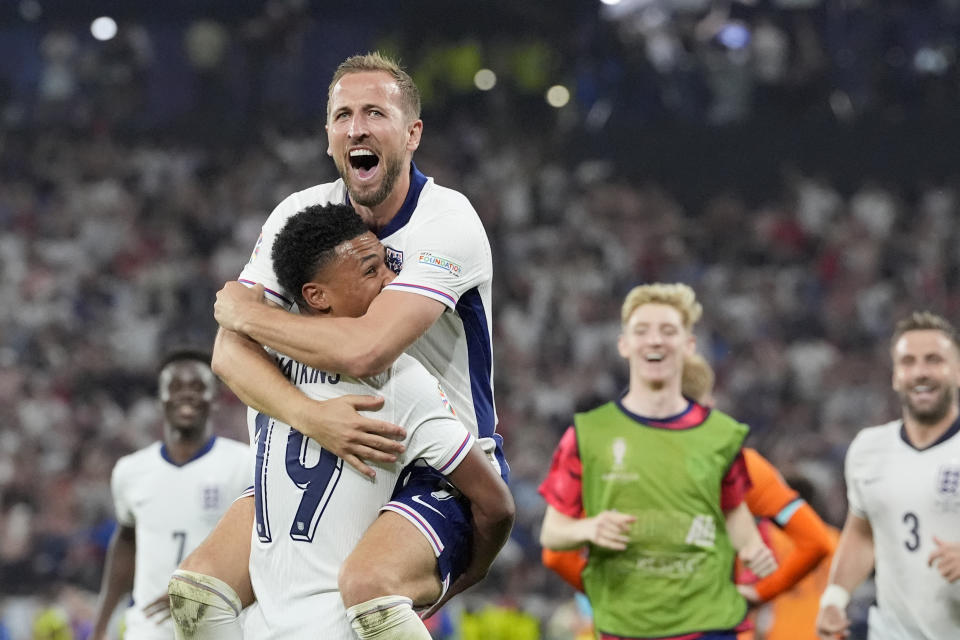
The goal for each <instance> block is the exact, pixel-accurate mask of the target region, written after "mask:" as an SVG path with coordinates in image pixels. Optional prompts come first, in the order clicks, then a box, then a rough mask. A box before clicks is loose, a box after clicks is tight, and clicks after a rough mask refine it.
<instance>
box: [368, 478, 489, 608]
mask: <svg viewBox="0 0 960 640" xmlns="http://www.w3.org/2000/svg"><path fill="white" fill-rule="evenodd" d="M380 510H381V511H393V512H394V513H397V514H399V515H401V516H403V517H404V518H406V519H407V520H408V521H409V522H410V523H411V524H412V525H413V526H414V527H416V528H417V530H418V531H420V533H422V534H423V537H424V538H426V539H427V542H429V543H430V546H431V547H432V548H433V553H434V554H435V555H436V556H437V569H438V570H439V572H440V583H441V584H442V585H443V591H442V592H441V596H442V595H443V594H445V593H446V592H447V589H448V588H449V586H450V584H451V583H452V582H453V581H454V580H456V579H457V578H458V577H460V575H462V574H463V572H464V571H465V570H466V568H467V565H468V564H470V549H471V547H472V545H473V528H472V526H471V520H472V518H471V515H470V502H469V501H468V500H467V499H466V498H464V497H463V496H462V495H461V494H460V492H459V491H457V489H456V488H455V487H454V486H453V485H452V484H450V482H449V481H448V480H447V479H446V477H445V476H444V475H443V474H442V473H440V472H439V471H437V470H436V469H434V468H433V467H425V466H416V465H410V466H408V467H407V468H406V469H404V470H403V472H402V473H401V474H400V479H399V480H397V486H396V487H395V488H394V490H393V496H392V497H391V499H390V502H388V503H387V504H385V505H383V507H381V509H380Z"/></svg>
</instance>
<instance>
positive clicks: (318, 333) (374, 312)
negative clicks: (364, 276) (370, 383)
mask: <svg viewBox="0 0 960 640" xmlns="http://www.w3.org/2000/svg"><path fill="white" fill-rule="evenodd" d="M261 291H262V290H261V288H260V287H259V286H258V287H253V288H250V289H247V288H246V287H244V285H242V284H240V283H229V282H228V283H227V284H226V285H225V286H224V288H223V289H221V290H220V292H219V293H218V294H217V304H216V305H215V314H216V317H217V321H218V322H219V323H220V325H221V326H222V327H224V328H228V329H233V330H236V331H238V332H239V333H242V334H244V335H247V336H250V338H252V339H253V340H254V341H256V342H258V343H260V344H262V345H266V346H268V347H271V348H273V349H276V350H277V351H279V352H280V353H283V354H285V355H287V356H289V357H291V358H293V359H294V360H297V361H299V362H302V363H304V364H307V365H309V366H311V367H314V368H316V369H323V370H326V371H336V372H338V373H344V374H347V375H349V376H353V377H357V378H366V377H370V376H373V375H376V374H379V373H382V372H383V371H386V369H387V368H388V367H389V366H390V365H391V364H392V363H393V361H394V360H396V359H397V358H398V357H399V356H400V354H401V353H403V352H404V351H405V350H406V349H407V348H408V347H409V346H410V345H412V344H413V343H414V342H415V341H416V340H417V338H419V337H420V336H421V335H423V334H424V332H426V330H427V329H429V328H430V327H431V326H432V325H433V323H434V322H436V320H437V318H439V317H440V315H441V314H442V313H443V312H444V310H445V309H446V308H447V307H446V306H445V305H444V304H443V303H442V302H440V301H438V300H434V299H433V298H428V297H426V296H422V295H420V294H417V293H407V292H403V291H390V290H387V291H383V292H382V293H380V295H378V296H377V297H376V298H375V299H374V301H373V303H371V305H370V308H369V309H368V310H367V313H366V314H364V315H363V316H361V317H359V318H325V317H316V316H302V315H298V314H294V313H288V312H286V311H283V310H282V309H279V308H276V307H270V306H268V305H266V304H263V303H262V302H261V300H262V292H261Z"/></svg>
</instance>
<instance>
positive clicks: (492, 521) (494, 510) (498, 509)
mask: <svg viewBox="0 0 960 640" xmlns="http://www.w3.org/2000/svg"><path fill="white" fill-rule="evenodd" d="M471 513H472V514H473V549H472V555H471V559H470V565H469V566H468V567H467V569H466V571H465V574H466V575H468V576H470V578H471V579H472V580H473V582H479V581H480V580H482V579H483V578H484V576H486V575H487V572H488V571H489V570H490V566H491V565H492V564H493V561H494V560H495V559H496V557H497V554H498V553H499V552H500V549H502V548H503V545H505V544H506V543H507V540H508V539H509V538H510V531H511V530H512V529H513V521H514V518H515V516H516V507H515V505H514V502H513V497H512V496H511V495H510V492H509V490H508V491H504V495H503V496H502V498H501V499H500V501H499V503H498V504H495V505H489V506H487V507H484V506H483V505H477V504H472V505H471Z"/></svg>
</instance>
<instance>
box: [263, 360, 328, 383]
mask: <svg viewBox="0 0 960 640" xmlns="http://www.w3.org/2000/svg"><path fill="white" fill-rule="evenodd" d="M277 367H278V368H279V369H280V371H281V372H283V375H284V376H286V378H287V380H289V381H290V382H292V383H293V384H317V383H318V382H319V383H324V382H325V383H327V384H337V383H338V382H340V374H339V373H330V372H329V371H323V370H321V369H314V368H313V367H308V366H307V365H305V364H302V363H300V362H297V361H296V360H293V359H292V358H287V357H285V356H277Z"/></svg>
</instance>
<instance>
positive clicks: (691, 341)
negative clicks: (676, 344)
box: [684, 332, 697, 356]
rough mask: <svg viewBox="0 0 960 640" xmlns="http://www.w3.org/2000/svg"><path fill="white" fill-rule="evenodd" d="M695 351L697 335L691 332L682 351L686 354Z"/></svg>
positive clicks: (691, 353)
mask: <svg viewBox="0 0 960 640" xmlns="http://www.w3.org/2000/svg"><path fill="white" fill-rule="evenodd" d="M696 352H697V336H695V335H694V334H693V332H691V333H690V337H689V338H687V344H686V345H685V347H684V353H686V354H687V355H688V356H692V355H693V354H695V353H696Z"/></svg>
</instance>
